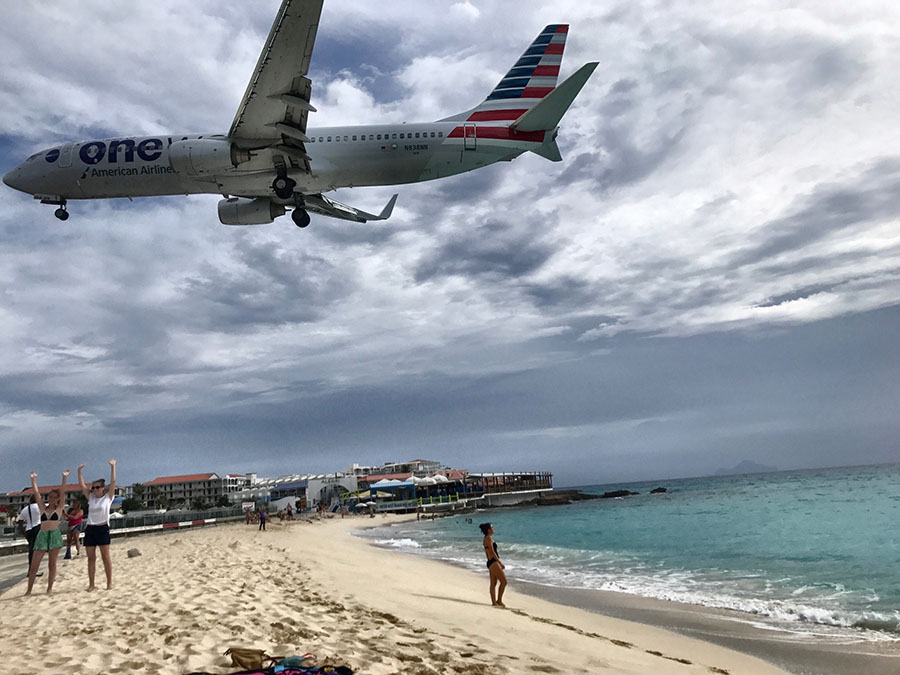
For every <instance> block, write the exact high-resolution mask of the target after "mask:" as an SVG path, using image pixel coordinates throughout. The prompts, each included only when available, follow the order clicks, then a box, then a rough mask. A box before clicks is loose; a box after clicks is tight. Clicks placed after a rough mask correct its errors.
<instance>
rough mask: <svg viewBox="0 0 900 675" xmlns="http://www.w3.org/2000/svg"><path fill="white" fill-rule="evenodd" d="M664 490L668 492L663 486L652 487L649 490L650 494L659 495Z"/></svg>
mask: <svg viewBox="0 0 900 675" xmlns="http://www.w3.org/2000/svg"><path fill="white" fill-rule="evenodd" d="M664 492H668V490H666V488H664V487H658V488H653V489H652V490H650V494H651V495H661V494H663V493H664Z"/></svg>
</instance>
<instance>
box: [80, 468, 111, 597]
mask: <svg viewBox="0 0 900 675" xmlns="http://www.w3.org/2000/svg"><path fill="white" fill-rule="evenodd" d="M85 466H87V465H86V464H82V465H81V466H79V467H78V484H79V485H80V486H81V493H82V494H83V495H84V496H85V498H87V502H88V513H87V521H86V522H87V527H85V528H84V549H85V551H87V558H88V590H89V591H93V590H94V589H95V588H96V587H95V586H94V572H95V571H96V567H97V549H98V548H99V549H100V557H101V558H102V559H103V571H104V572H105V573H106V588H107V590H109V589H110V588H112V560H111V559H110V556H109V542H110V536H109V508H110V506H112V503H113V499H115V497H116V460H114V459H111V460H109V485H108V486H107V485H106V481H105V480H103V479H102V478H98V479H97V480H95V481H93V482H92V483H91V486H90V487H88V486H87V483H85V482H84V474H83V473H82V471H83V470H84V467H85Z"/></svg>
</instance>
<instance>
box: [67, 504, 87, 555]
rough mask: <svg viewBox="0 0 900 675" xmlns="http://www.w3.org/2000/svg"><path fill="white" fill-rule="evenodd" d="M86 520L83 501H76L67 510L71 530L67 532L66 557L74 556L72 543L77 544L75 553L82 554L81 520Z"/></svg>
mask: <svg viewBox="0 0 900 675" xmlns="http://www.w3.org/2000/svg"><path fill="white" fill-rule="evenodd" d="M82 520H84V511H83V510H82V509H81V502H79V501H77V500H76V501H74V502H72V506H70V507H69V510H68V512H66V524H67V525H68V526H69V530H68V532H67V533H66V559H67V560H68V559H69V558H71V557H72V544H75V555H81V521H82Z"/></svg>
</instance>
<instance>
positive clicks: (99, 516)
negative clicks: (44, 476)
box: [19, 459, 116, 595]
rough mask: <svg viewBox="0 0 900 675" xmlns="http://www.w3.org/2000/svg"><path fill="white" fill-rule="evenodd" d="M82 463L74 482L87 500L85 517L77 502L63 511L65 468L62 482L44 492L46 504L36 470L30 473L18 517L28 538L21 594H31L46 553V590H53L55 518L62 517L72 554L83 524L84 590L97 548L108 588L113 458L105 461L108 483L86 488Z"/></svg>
mask: <svg viewBox="0 0 900 675" xmlns="http://www.w3.org/2000/svg"><path fill="white" fill-rule="evenodd" d="M85 466H86V464H82V465H80V466H79V467H78V484H79V486H80V487H81V494H82V495H84V498H85V499H86V500H87V506H88V511H87V519H86V520H85V519H84V513H83V511H82V510H81V506H80V504H76V505H73V508H71V509H69V510H68V511H66V510H65V492H66V481H67V479H68V477H69V471H68V470H66V471H63V472H62V484H61V485H60V486H59V487H58V488H53V489H52V490H50V492H49V494H48V495H47V503H46V504H45V503H44V498H43V497H42V496H41V493H40V490H39V489H38V485H37V473H35V472H34V471H32V472H31V503H30V504H29V505H28V506H26V507H25V508H24V509H23V510H22V514H20V516H19V519H20V520H22V521H23V522H25V525H26V531H25V536H26V538H27V540H28V590H27V591H26V592H25V595H31V590H32V588H33V587H34V582H35V579H36V578H37V576H38V568H39V567H40V565H41V560H43V558H44V555H45V554H46V556H47V593H50V592H52V591H53V582H54V581H55V580H56V560H57V557H58V556H59V550H60V549H61V548H62V547H63V540H62V534H61V532H60V530H59V525H60V523H59V521H60V520H61V519H62V518H64V517H65V518H66V520H67V525H68V533H67V539H68V543H69V546H70V547H71V545H72V543H75V546H76V555H77V554H78V553H79V552H80V548H81V546H80V544H79V541H78V540H79V535H80V532H79V526H80V525H81V524H82V522H85V523H86V525H87V526H86V527H85V528H84V549H85V551H86V552H87V559H88V590H89V591H93V590H94V588H95V586H94V573H95V571H96V566H97V549H98V548H99V549H100V557H101V559H102V560H103V570H104V572H105V573H106V588H107V589H110V588H112V562H111V560H110V556H109V542H110V535H109V509H110V506H111V505H112V502H113V499H114V498H115V493H116V460H114V459H111V460H109V474H110V476H109V483H108V484H107V483H106V481H105V480H104V479H103V478H99V479H97V480H95V481H92V482H91V485H90V487H88V485H87V483H85V482H84V475H83V473H82V472H83V470H84V467H85Z"/></svg>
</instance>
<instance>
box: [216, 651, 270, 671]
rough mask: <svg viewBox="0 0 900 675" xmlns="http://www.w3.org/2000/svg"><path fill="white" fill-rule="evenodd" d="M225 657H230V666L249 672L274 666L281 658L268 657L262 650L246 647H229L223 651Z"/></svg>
mask: <svg viewBox="0 0 900 675" xmlns="http://www.w3.org/2000/svg"><path fill="white" fill-rule="evenodd" d="M225 656H230V657H231V665H233V666H237V667H238V668H246V669H249V670H257V669H258V670H262V669H264V668H266V667H268V666H272V665H275V663H276V662H277V661H280V660H281V659H282V658H284V657H282V656H269V655H268V654H266V653H265V652H264V651H263V650H262V649H247V648H246V647H230V648H228V649H226V650H225Z"/></svg>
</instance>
